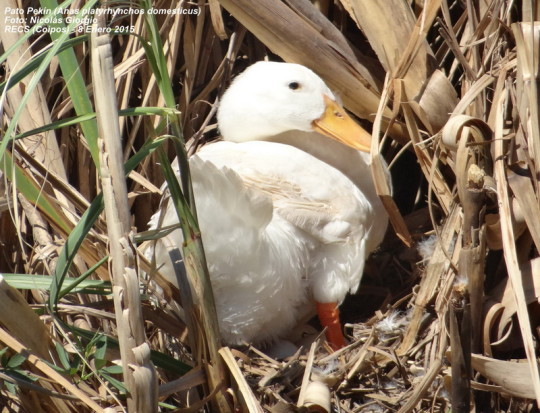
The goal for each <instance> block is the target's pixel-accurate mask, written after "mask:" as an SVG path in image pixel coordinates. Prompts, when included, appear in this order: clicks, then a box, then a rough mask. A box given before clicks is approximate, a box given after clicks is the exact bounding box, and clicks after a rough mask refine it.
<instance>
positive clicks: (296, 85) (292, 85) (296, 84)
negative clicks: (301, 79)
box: [288, 82, 300, 90]
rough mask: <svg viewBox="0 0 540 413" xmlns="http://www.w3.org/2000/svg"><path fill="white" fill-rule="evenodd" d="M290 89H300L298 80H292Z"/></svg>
mask: <svg viewBox="0 0 540 413" xmlns="http://www.w3.org/2000/svg"><path fill="white" fill-rule="evenodd" d="M288 86H289V89H291V90H297V89H300V83H298V82H291V83H289V85H288Z"/></svg>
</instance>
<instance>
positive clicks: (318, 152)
mask: <svg viewBox="0 0 540 413" xmlns="http://www.w3.org/2000/svg"><path fill="white" fill-rule="evenodd" d="M265 140H268V141H271V142H278V143H284V144H287V145H291V146H294V147H296V148H298V149H301V150H302V151H304V152H307V153H309V154H310V155H312V156H314V157H315V158H317V159H319V160H321V161H322V162H324V163H327V164H328V165H331V166H333V167H334V168H336V169H337V170H339V171H340V172H341V173H343V175H345V176H346V177H347V178H349V179H350V180H351V181H352V182H353V183H354V184H355V185H356V186H357V187H358V188H359V189H360V190H361V191H362V192H363V193H364V195H365V196H366V197H367V198H368V200H370V201H372V202H378V201H379V198H378V196H377V193H376V191H375V186H374V184H373V179H372V176H371V170H370V161H369V154H367V153H363V152H360V151H357V150H355V149H352V148H350V147H348V146H346V145H343V144H341V143H339V142H337V141H334V140H332V139H330V138H327V137H326V136H323V135H320V134H318V133H316V132H300V131H293V132H285V133H282V134H279V135H275V136H272V137H271V138H267V139H265Z"/></svg>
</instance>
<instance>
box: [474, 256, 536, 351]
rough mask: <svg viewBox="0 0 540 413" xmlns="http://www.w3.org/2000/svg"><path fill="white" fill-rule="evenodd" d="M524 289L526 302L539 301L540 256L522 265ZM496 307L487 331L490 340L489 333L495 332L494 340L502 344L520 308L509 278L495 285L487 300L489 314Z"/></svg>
mask: <svg viewBox="0 0 540 413" xmlns="http://www.w3.org/2000/svg"><path fill="white" fill-rule="evenodd" d="M521 273H522V280H523V291H524V295H525V303H526V304H527V305H528V304H531V303H534V302H536V301H538V298H540V279H539V277H537V276H535V274H539V273H540V258H538V257H537V258H534V259H532V260H530V261H529V262H527V263H525V264H524V265H522V266H521ZM493 308H496V310H497V312H496V314H494V315H493V317H492V318H491V319H490V321H491V322H490V323H488V324H489V331H486V333H487V334H488V337H486V339H487V340H488V342H489V341H490V337H489V334H490V333H491V334H493V340H494V341H495V342H497V344H500V343H501V342H502V341H503V340H505V339H506V338H508V335H507V333H508V331H509V330H510V327H511V326H512V324H513V316H514V315H515V314H516V313H517V311H518V308H517V305H516V300H515V293H514V290H513V286H512V283H511V282H510V280H509V279H503V280H502V281H501V283H499V285H497V287H495V288H494V289H493V290H492V291H491V294H490V296H489V301H487V302H486V305H485V307H484V312H485V313H486V314H487V313H489V312H490V311H492V309H493Z"/></svg>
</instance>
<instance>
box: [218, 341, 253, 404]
mask: <svg viewBox="0 0 540 413" xmlns="http://www.w3.org/2000/svg"><path fill="white" fill-rule="evenodd" d="M219 354H220V355H221V357H222V358H223V361H224V362H225V364H226V365H227V367H228V368H229V371H230V372H231V375H232V377H233V379H234V381H235V383H236V385H237V386H238V389H239V392H240V394H239V396H240V400H241V402H242V406H243V408H244V409H245V410H244V411H245V412H249V413H262V411H263V409H262V407H261V405H260V404H259V402H258V400H257V398H256V397H255V395H254V394H253V391H252V390H251V388H250V387H249V385H248V384H247V382H246V379H245V378H244V375H243V374H242V371H241V370H240V368H239V367H238V364H236V360H235V359H234V356H233V354H232V352H231V349H230V348H228V347H222V348H220V349H219Z"/></svg>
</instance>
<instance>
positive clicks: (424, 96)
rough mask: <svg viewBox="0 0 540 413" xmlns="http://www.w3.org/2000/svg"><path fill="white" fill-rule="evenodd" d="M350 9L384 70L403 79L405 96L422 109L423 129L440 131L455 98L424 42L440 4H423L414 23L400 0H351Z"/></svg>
mask: <svg viewBox="0 0 540 413" xmlns="http://www.w3.org/2000/svg"><path fill="white" fill-rule="evenodd" d="M350 6H351V8H352V10H353V13H354V17H355V21H357V22H358V25H359V26H360V28H361V29H362V31H363V32H364V34H365V35H366V37H367V38H368V40H369V43H370V46H371V47H372V48H373V49H374V50H375V52H376V53H377V56H378V57H379V60H380V61H381V63H382V65H383V67H384V68H385V69H386V71H387V72H388V73H390V76H391V78H392V79H398V78H400V79H402V81H403V88H404V93H405V95H406V96H408V97H409V98H410V99H412V100H415V101H417V102H419V103H420V107H421V108H423V109H424V112H425V114H426V118H425V121H424V124H425V125H426V127H427V128H428V129H429V130H433V131H437V130H439V129H440V128H442V126H443V125H444V124H445V122H446V120H447V119H448V116H449V114H450V113H451V112H452V110H453V108H454V106H455V105H456V103H457V101H458V99H457V96H456V92H455V89H454V87H453V86H452V85H451V83H450V81H449V80H448V78H447V77H446V76H445V75H444V74H442V72H440V71H439V70H438V69H437V68H436V66H437V65H436V62H435V58H434V56H433V53H432V51H431V48H430V47H429V45H428V43H427V42H426V40H425V36H426V33H427V30H428V29H429V28H430V27H431V25H432V22H433V20H434V19H435V16H436V14H437V11H438V9H439V7H440V1H430V2H428V3H426V4H425V7H424V8H423V10H422V14H421V16H420V17H419V18H418V20H417V21H416V20H415V17H414V14H413V12H412V10H411V8H410V6H409V4H408V3H406V2H404V1H402V0H389V1H384V2H381V1H377V0H369V1H366V0H362V1H358V0H352V1H351V2H350ZM405 39H406V40H407V41H404V40H405ZM435 102H436V104H434V103H435Z"/></svg>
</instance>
